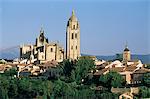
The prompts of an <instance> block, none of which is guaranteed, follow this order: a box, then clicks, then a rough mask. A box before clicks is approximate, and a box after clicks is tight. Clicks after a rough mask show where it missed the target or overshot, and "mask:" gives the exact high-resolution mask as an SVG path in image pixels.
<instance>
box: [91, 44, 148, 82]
mask: <svg viewBox="0 0 150 99" xmlns="http://www.w3.org/2000/svg"><path fill="white" fill-rule="evenodd" d="M95 63H96V71H95V72H93V71H91V72H92V74H93V76H94V77H95V78H99V77H100V76H101V75H105V74H106V73H108V72H110V71H116V72H118V73H119V74H120V75H121V76H122V77H123V78H124V80H125V81H126V84H140V83H142V79H143V75H144V74H145V73H147V72H150V69H147V68H145V66H146V64H143V63H142V62H141V60H131V53H130V50H129V49H128V47H126V48H125V49H124V52H123V60H122V61H119V60H114V61H112V62H108V61H104V60H102V61H96V62H95Z"/></svg>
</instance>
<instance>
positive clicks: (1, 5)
mask: <svg viewBox="0 0 150 99" xmlns="http://www.w3.org/2000/svg"><path fill="white" fill-rule="evenodd" d="M72 9H74V10H75V14H76V16H77V18H78V20H79V22H80V28H81V53H85V54H92V55H113V54H116V53H121V52H122V51H123V49H124V46H125V44H126V42H128V46H129V49H130V50H131V52H132V53H133V54H148V53H150V40H149V38H150V2H149V1H148V0H82V1H79V0H72V1H69V0H68V1H67V0H3V1H2V2H0V49H2V48H9V47H12V46H16V45H20V44H28V43H30V44H34V43H35V38H36V37H37V36H38V35H39V31H40V27H41V26H43V28H44V30H45V35H46V37H48V39H49V41H59V42H60V44H61V45H63V46H64V48H65V34H66V25H67V21H68V19H69V17H70V16H71V11H72Z"/></svg>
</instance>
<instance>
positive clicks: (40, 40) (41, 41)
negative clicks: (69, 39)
mask: <svg viewBox="0 0 150 99" xmlns="http://www.w3.org/2000/svg"><path fill="white" fill-rule="evenodd" d="M45 43H48V39H47V38H45V36H44V30H43V28H42V27H41V30H40V35H39V37H37V39H36V46H43V45H44V44H45Z"/></svg>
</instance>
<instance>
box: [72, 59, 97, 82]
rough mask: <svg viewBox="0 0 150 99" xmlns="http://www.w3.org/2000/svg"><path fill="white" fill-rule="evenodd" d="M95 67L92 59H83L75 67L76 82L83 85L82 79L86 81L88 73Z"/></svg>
mask: <svg viewBox="0 0 150 99" xmlns="http://www.w3.org/2000/svg"><path fill="white" fill-rule="evenodd" d="M94 67H95V64H94V61H93V60H92V59H91V58H90V57H82V58H79V60H78V61H77V63H76V67H75V73H72V74H75V80H76V82H77V83H81V82H82V79H85V78H86V77H87V75H88V72H89V71H90V70H91V69H93V68H94Z"/></svg>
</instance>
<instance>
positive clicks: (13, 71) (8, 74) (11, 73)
mask: <svg viewBox="0 0 150 99" xmlns="http://www.w3.org/2000/svg"><path fill="white" fill-rule="evenodd" d="M4 75H6V76H10V77H13V76H14V75H17V70H16V68H11V69H10V70H8V71H5V73H4Z"/></svg>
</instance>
